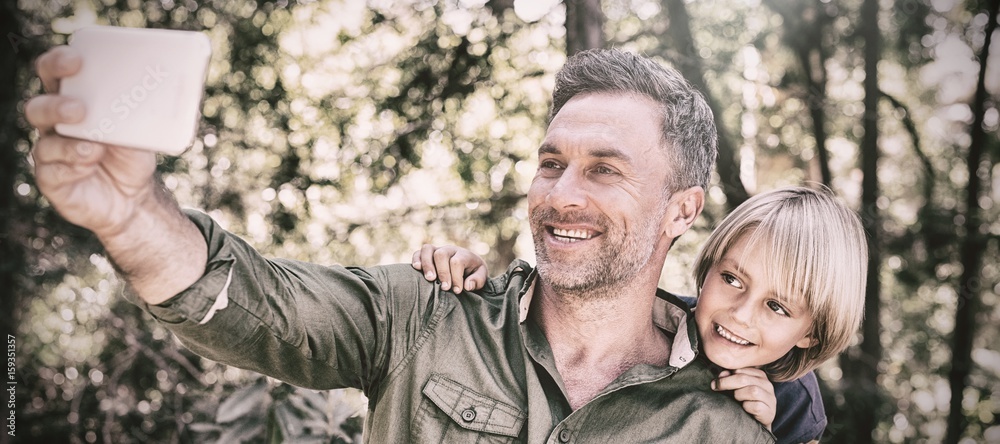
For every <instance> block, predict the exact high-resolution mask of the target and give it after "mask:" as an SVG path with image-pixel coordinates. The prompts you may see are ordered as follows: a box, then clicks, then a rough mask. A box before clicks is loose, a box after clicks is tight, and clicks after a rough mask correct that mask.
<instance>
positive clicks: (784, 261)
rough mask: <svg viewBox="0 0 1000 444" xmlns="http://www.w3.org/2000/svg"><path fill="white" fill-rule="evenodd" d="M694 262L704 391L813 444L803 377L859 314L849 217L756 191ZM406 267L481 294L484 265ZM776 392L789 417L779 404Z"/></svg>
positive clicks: (862, 246)
mask: <svg viewBox="0 0 1000 444" xmlns="http://www.w3.org/2000/svg"><path fill="white" fill-rule="evenodd" d="M424 264H426V267H424V266H423V265H424ZM695 264H696V265H695V270H694V275H695V278H696V282H697V285H698V288H699V298H698V300H697V308H696V309H695V310H694V316H695V320H696V323H697V325H698V333H699V337H700V340H701V344H700V347H701V350H702V351H703V352H704V353H705V356H706V357H707V358H708V359H709V360H710V361H711V362H712V363H713V364H715V365H716V366H718V367H719V368H720V369H721V371H720V372H719V378H718V379H717V380H716V381H713V387H712V388H713V389H715V390H733V395H734V396H735V398H736V399H737V400H738V401H741V402H743V406H744V409H745V410H746V411H747V412H748V413H750V414H751V415H753V416H754V417H755V418H756V419H757V420H758V421H760V422H761V423H762V424H763V425H764V426H766V427H768V428H769V429H771V428H772V425H778V426H780V428H775V429H774V430H773V431H774V433H775V436H776V437H777V439H778V442H804V441H811V440H818V439H819V437H820V435H821V434H822V432H823V428H825V425H826V418H825V414H824V413H823V410H822V401H821V399H820V398H819V396H818V389H816V388H815V385H816V382H815V376H813V375H812V374H811V373H810V372H811V371H812V370H813V369H815V368H816V367H817V366H819V365H820V364H822V363H823V362H825V361H826V360H828V359H830V358H832V357H834V356H836V355H837V354H839V353H840V352H841V351H843V350H844V349H845V348H847V346H848V345H849V344H850V341H851V338H852V337H853V335H854V333H855V331H857V329H858V326H859V325H860V323H861V318H862V314H863V310H864V288H865V280H866V269H865V267H866V264H867V244H866V240H865V235H864V230H863V228H862V226H861V222H860V220H859V219H858V217H857V215H856V214H854V212H853V211H851V210H850V209H849V208H847V207H846V206H845V205H843V204H842V203H840V202H838V201H837V200H835V199H834V198H833V197H832V196H831V195H830V194H829V193H827V192H824V191H816V190H812V189H808V188H802V187H794V188H783V189H777V190H774V191H770V192H766V193H761V194H759V195H757V196H754V197H752V198H750V199H749V200H747V201H746V202H744V203H743V204H741V205H740V206H739V207H737V208H736V209H735V210H734V211H733V212H732V213H730V214H729V215H728V216H726V218H725V219H723V221H722V222H721V223H720V224H719V226H718V227H717V228H716V229H715V231H713V232H712V234H711V235H710V236H709V238H708V240H707V241H706V243H705V246H704V247H703V249H702V250H701V252H700V253H699V255H698V258H697V259H696V261H695ZM413 267H414V268H416V269H418V270H423V271H424V275H425V277H427V278H428V279H430V280H433V279H435V277H436V276H440V277H441V289H442V290H449V289H450V288H451V282H462V285H458V286H456V288H455V293H460V292H461V291H462V289H463V288H464V289H465V290H474V289H478V288H480V287H482V286H483V285H484V284H485V279H486V266H485V262H483V260H482V258H480V257H479V256H476V255H475V254H473V253H472V252H469V251H468V250H464V249H460V248H457V247H442V248H435V247H433V246H430V245H425V246H424V248H422V249H421V250H420V251H417V252H415V253H414V255H413ZM686 302H688V304H689V305H694V304H692V303H691V302H692V301H690V300H689V301H686ZM803 376H806V378H803ZM799 378H803V380H801V381H799ZM771 381H773V382H775V383H777V384H776V386H774V387H772V384H771ZM776 392H777V393H778V394H779V395H781V398H782V399H783V400H786V402H788V401H791V402H792V403H794V404H796V405H795V407H796V408H791V409H789V408H781V406H778V405H776V404H777V397H778V396H777V395H776ZM778 413H781V414H780V415H779V414H778ZM776 416H777V417H776Z"/></svg>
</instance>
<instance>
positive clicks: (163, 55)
mask: <svg viewBox="0 0 1000 444" xmlns="http://www.w3.org/2000/svg"><path fill="white" fill-rule="evenodd" d="M69 46H71V47H73V48H74V49H76V50H77V51H79V53H80V55H81V56H82V59H83V65H82V67H81V69H80V72H78V73H77V74H76V75H74V76H72V77H66V78H64V79H62V81H61V82H60V85H59V93H60V94H62V95H66V96H70V97H74V98H77V99H80V100H82V101H83V102H84V104H85V106H86V108H87V117H86V120H84V121H83V122H80V123H76V124H57V125H56V132H57V133H59V134H61V135H63V136H67V137H75V138H79V139H87V140H93V141H96V142H102V143H107V144H113V145H122V146H127V147H132V148H142V149H148V150H154V151H160V152H164V153H167V154H172V155H177V154H180V153H182V152H183V151H184V150H185V149H187V147H188V146H190V145H191V142H192V141H193V140H194V136H195V134H196V132H197V128H198V120H199V117H200V110H201V99H202V94H203V92H204V89H205V75H206V72H207V69H208V62H209V59H210V57H211V53H212V48H211V44H210V42H209V39H208V37H207V36H205V34H202V33H200V32H193V31H173V30H165V29H139V28H119V27H112V26H89V27H85V28H81V29H80V30H78V31H76V32H75V33H73V35H72V37H70V42H69Z"/></svg>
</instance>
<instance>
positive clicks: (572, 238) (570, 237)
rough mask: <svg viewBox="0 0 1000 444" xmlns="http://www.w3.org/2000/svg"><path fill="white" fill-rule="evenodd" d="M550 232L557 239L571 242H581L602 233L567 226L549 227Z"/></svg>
mask: <svg viewBox="0 0 1000 444" xmlns="http://www.w3.org/2000/svg"><path fill="white" fill-rule="evenodd" d="M549 232H550V233H551V234H552V236H554V237H555V238H556V240H559V241H562V242H570V243H572V242H579V241H581V240H587V239H592V238H593V237H594V236H597V235H599V234H600V233H599V232H597V231H593V230H587V229H582V228H574V229H567V228H556V227H549Z"/></svg>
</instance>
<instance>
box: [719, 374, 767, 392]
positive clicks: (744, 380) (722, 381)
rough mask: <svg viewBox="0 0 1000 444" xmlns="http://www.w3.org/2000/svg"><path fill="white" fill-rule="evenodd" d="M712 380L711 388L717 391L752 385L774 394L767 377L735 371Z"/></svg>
mask: <svg viewBox="0 0 1000 444" xmlns="http://www.w3.org/2000/svg"><path fill="white" fill-rule="evenodd" d="M712 382H713V384H712V389H713V390H717V391H726V390H738V389H741V388H744V387H751V386H753V387H758V388H761V389H763V390H767V391H770V392H772V395H771V396H774V395H773V391H774V386H773V385H771V381H769V380H767V378H763V377H760V376H756V375H747V374H739V373H737V374H734V375H729V376H721V377H719V378H717V379H715V380H714V381H712ZM765 387H766V388H765Z"/></svg>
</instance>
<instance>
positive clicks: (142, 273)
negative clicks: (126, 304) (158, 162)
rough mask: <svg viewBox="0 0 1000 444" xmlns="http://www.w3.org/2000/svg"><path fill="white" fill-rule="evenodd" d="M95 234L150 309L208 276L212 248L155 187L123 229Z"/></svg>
mask: <svg viewBox="0 0 1000 444" xmlns="http://www.w3.org/2000/svg"><path fill="white" fill-rule="evenodd" d="M115 228H116V229H114V230H108V231H107V232H104V233H96V234H97V235H98V239H99V240H100V241H101V243H102V244H103V245H104V248H105V250H106V251H107V252H108V256H110V258H111V260H112V262H114V263H115V265H116V266H117V268H118V269H119V271H120V272H121V273H122V274H123V275H124V278H125V279H126V280H127V281H128V283H129V284H130V285H131V286H132V288H133V290H134V291H135V293H136V294H137V295H138V296H139V297H140V298H142V300H143V301H144V302H146V303H147V304H151V305H155V304H159V303H161V302H164V301H166V300H167V299H170V298H171V297H173V296H174V295H176V294H177V293H180V292H181V291H183V290H184V289H186V288H188V287H190V286H191V284H193V283H195V282H196V281H197V280H198V279H199V278H200V277H201V276H202V274H204V270H205V264H206V263H207V256H208V246H207V243H206V242H205V238H204V236H203V235H202V233H201V231H200V230H198V228H197V227H196V226H195V225H194V223H193V222H191V220H190V219H188V217H187V215H185V214H184V213H183V212H182V211H181V210H180V207H179V206H178V205H177V203H176V202H175V201H174V200H173V198H172V196H170V195H169V194H168V193H167V192H166V191H165V190H161V189H159V188H158V187H156V186H154V187H153V189H152V190H150V193H149V195H148V196H147V197H146V198H144V199H141V200H140V201H138V203H137V204H136V208H134V210H133V212H132V217H131V218H129V220H128V221H127V222H125V223H123V224H122V225H121V226H120V227H115Z"/></svg>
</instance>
